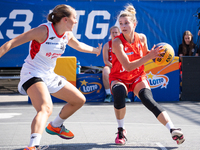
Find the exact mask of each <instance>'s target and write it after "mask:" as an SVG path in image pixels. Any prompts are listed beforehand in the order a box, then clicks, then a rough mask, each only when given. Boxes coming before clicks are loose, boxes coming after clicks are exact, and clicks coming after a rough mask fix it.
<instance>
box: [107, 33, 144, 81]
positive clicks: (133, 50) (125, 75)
mask: <svg viewBox="0 0 200 150" xmlns="http://www.w3.org/2000/svg"><path fill="white" fill-rule="evenodd" d="M116 38H119V39H120V40H121V42H122V44H123V46H124V52H125V53H126V55H127V56H128V59H129V61H130V62H132V61H134V60H137V59H140V58H142V57H143V47H142V44H141V42H140V39H139V36H138V34H137V33H136V32H135V33H134V43H132V44H129V43H128V42H127V41H126V40H125V39H124V36H123V34H122V33H121V34H120V35H119V36H117V37H116ZM142 72H144V65H142V66H140V67H138V68H136V69H134V70H132V71H129V72H128V71H126V70H125V69H124V67H123V66H122V65H121V63H120V62H119V60H118V59H117V57H116V55H115V54H114V53H112V68H111V73H110V75H109V76H110V78H116V79H120V80H122V81H123V82H125V83H133V80H134V79H135V78H136V77H138V76H139V75H140V74H141V73H142Z"/></svg>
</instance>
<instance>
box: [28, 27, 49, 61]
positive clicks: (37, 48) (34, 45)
mask: <svg viewBox="0 0 200 150" xmlns="http://www.w3.org/2000/svg"><path fill="white" fill-rule="evenodd" d="M41 26H45V27H46V28H47V38H46V39H45V40H44V42H45V41H46V40H47V39H48V37H49V28H48V27H47V26H46V25H41ZM44 42H42V43H39V42H37V41H35V40H33V41H32V43H31V46H30V47H31V50H30V55H31V58H32V59H34V58H35V55H36V54H37V53H38V52H39V51H40V46H41V44H43V43H44Z"/></svg>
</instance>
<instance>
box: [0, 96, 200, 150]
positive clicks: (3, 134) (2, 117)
mask: <svg viewBox="0 0 200 150" xmlns="http://www.w3.org/2000/svg"><path fill="white" fill-rule="evenodd" d="M64 104H65V103H54V108H53V113H52V115H51V116H50V118H49V119H48V123H49V122H50V121H52V120H53V119H54V118H55V117H56V116H57V114H58V113H59V111H60V110H61V108H62V106H63V105H64ZM160 104H161V105H162V106H163V107H164V108H165V109H166V111H167V112H168V114H169V115H170V117H171V119H172V121H173V123H174V124H175V126H176V127H180V128H181V129H182V131H183V132H184V136H185V139H186V140H185V142H184V143H183V144H182V145H177V144H176V142H175V141H173V140H172V138H171V135H170V133H169V131H168V129H167V128H166V127H164V126H163V125H162V124H160V123H159V122H158V121H157V119H156V118H155V117H154V115H153V114H152V113H150V112H149V111H148V110H147V109H146V108H145V107H144V106H143V105H142V104H141V103H140V102H131V103H128V104H127V105H126V106H127V113H126V117H125V128H126V129H127V139H128V141H127V143H126V145H123V146H117V145H115V143H114V140H115V137H116V134H115V133H116V132H117V123H116V119H115V115H114V109H113V102H111V103H109V104H106V103H102V102H101V103H100V102H91V103H86V104H85V105H84V106H83V107H82V108H81V109H79V110H78V111H77V112H76V113H75V114H74V115H72V116H71V117H70V118H68V119H67V120H66V121H65V122H64V125H65V127H66V128H67V129H70V130H71V131H72V132H73V133H74V134H75V137H74V139H71V140H64V139H61V138H60V137H58V136H55V135H49V134H47V133H46V132H45V131H44V133H43V136H42V140H41V145H49V148H48V149H49V150H65V149H66V150H101V149H105V150H106V149H110V150H111V149H112V150H132V149H134V150H200V142H199V141H200V102H191V101H179V102H170V103H164V102H163V103H160ZM35 114H36V111H35V109H34V108H33V106H32V105H31V104H28V97H27V96H22V95H18V94H10V95H0V149H1V150H13V149H16V150H19V149H23V148H25V147H26V146H27V145H28V144H29V138H30V125H31V121H32V119H33V117H34V116H35Z"/></svg>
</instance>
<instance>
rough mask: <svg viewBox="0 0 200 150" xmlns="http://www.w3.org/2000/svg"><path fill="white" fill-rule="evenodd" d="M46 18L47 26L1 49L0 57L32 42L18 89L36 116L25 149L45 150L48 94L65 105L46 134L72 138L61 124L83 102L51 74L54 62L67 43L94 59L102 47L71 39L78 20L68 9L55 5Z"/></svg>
mask: <svg viewBox="0 0 200 150" xmlns="http://www.w3.org/2000/svg"><path fill="white" fill-rule="evenodd" d="M47 19H48V21H49V23H45V24H42V25H40V26H39V27H37V28H34V29H31V30H30V31H28V32H26V33H23V34H21V35H19V36H18V37H16V38H14V39H12V40H10V41H8V42H6V43H5V44H4V45H2V46H1V47H0V58H1V57H2V56H3V55H4V54H5V53H6V52H8V51H9V50H10V49H12V48H14V47H17V46H19V45H21V44H24V43H26V42H29V41H31V42H30V48H29V55H28V56H27V58H26V59H25V63H24V64H23V66H22V70H21V74H20V82H19V85H18V89H19V92H20V93H22V94H28V96H29V97H30V99H31V102H32V105H33V106H34V108H35V109H36V111H37V114H36V116H35V117H34V119H33V121H32V124H31V137H30V143H29V145H28V147H26V148H25V149H24V150H39V149H44V147H40V146H39V145H40V140H41V136H42V133H43V131H44V129H45V126H46V123H47V120H48V118H49V116H50V115H51V113H52V109H53V104H52V100H51V97H50V94H51V95H53V96H55V97H57V98H59V99H62V100H64V101H66V102H67V104H66V105H64V107H63V108H62V110H61V111H60V113H59V114H58V116H57V117H56V118H55V119H54V120H53V121H52V122H50V123H49V124H48V126H47V127H46V132H47V133H49V134H52V135H58V136H59V137H61V138H64V139H71V138H73V137H74V134H73V133H72V132H71V131H69V130H67V129H66V128H65V127H64V125H63V122H64V121H65V120H66V119H67V118H68V117H70V116H71V115H72V114H73V113H74V112H76V111H77V110H78V109H79V108H81V107H82V106H83V104H84V103H85V101H86V99H85V97H84V95H83V94H82V93H81V92H80V91H79V90H78V89H77V88H76V87H74V86H73V85H72V84H71V83H69V82H68V81H66V80H65V79H63V78H61V77H60V76H58V75H57V74H55V73H54V67H55V64H56V59H57V58H58V57H60V56H61V55H62V54H63V53H64V50H65V46H66V45H67V44H68V45H69V46H70V47H72V48H74V49H76V50H78V51H81V52H87V53H94V54H97V56H98V55H99V54H100V53H101V49H102V44H99V46H98V47H97V48H93V47H91V46H89V45H86V44H84V43H82V42H79V41H78V40H77V39H76V38H75V37H74V36H73V33H72V29H73V27H74V25H75V24H76V23H77V20H76V11H75V9H74V8H72V7H71V6H69V5H57V6H56V7H55V8H54V9H53V11H52V12H51V13H50V14H49V15H48V18H47ZM49 93H50V94H49Z"/></svg>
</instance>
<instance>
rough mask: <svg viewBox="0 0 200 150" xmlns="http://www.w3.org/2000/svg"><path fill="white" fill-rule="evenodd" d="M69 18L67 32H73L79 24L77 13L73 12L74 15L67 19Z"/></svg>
mask: <svg viewBox="0 0 200 150" xmlns="http://www.w3.org/2000/svg"><path fill="white" fill-rule="evenodd" d="M66 18H67V31H72V30H73V28H74V26H75V24H76V23H77V20H76V11H75V10H72V14H71V16H70V17H66Z"/></svg>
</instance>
